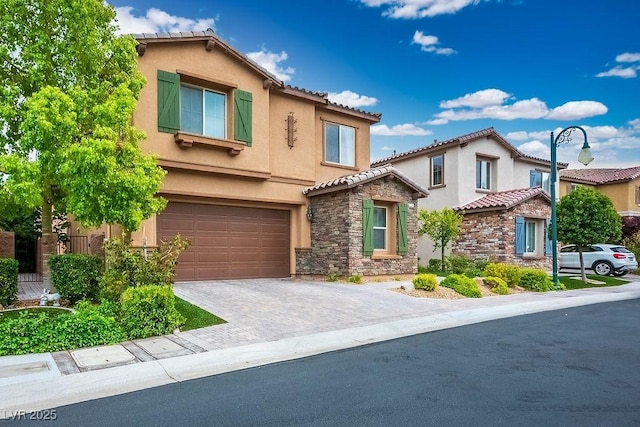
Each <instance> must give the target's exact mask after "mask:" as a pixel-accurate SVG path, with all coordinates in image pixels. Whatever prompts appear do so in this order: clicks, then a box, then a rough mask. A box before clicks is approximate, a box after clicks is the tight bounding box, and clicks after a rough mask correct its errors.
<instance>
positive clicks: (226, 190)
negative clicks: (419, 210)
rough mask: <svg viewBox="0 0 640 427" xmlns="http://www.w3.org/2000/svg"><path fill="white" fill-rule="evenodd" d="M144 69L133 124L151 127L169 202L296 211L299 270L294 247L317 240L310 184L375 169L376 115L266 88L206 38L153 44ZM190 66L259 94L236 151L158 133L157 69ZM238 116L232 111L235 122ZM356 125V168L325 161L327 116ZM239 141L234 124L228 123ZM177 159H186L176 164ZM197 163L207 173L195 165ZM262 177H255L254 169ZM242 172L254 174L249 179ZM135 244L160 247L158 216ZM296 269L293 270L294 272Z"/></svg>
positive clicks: (151, 145)
mask: <svg viewBox="0 0 640 427" xmlns="http://www.w3.org/2000/svg"><path fill="white" fill-rule="evenodd" d="M139 68H140V70H141V71H142V73H143V74H144V75H145V76H146V78H147V84H146V86H145V87H144V88H143V90H142V94H141V97H140V101H139V104H138V109H137V110H136V112H135V114H134V125H135V126H136V127H138V128H140V129H144V130H145V131H146V133H147V138H146V140H145V141H143V143H142V147H143V150H144V151H146V152H149V153H154V154H156V155H157V156H158V158H159V161H160V164H163V162H164V164H165V165H167V162H172V166H165V167H166V168H167V170H168V174H167V176H166V177H165V180H164V182H163V184H162V189H161V195H162V196H163V197H165V198H167V199H168V200H175V201H191V202H198V203H215V204H225V205H237V206H253V207H265V208H275V209H287V210H289V211H290V214H291V233H290V235H291V263H290V264H291V266H292V270H293V269H294V268H295V264H296V263H295V248H308V247H310V245H311V237H310V227H309V223H308V221H307V219H306V216H305V213H306V204H307V199H306V197H305V196H304V195H303V193H302V191H303V189H304V188H306V187H309V186H312V185H313V184H315V183H316V182H319V181H324V180H328V179H332V178H335V177H338V176H342V175H348V174H352V173H355V172H358V171H360V170H365V169H367V168H369V165H370V163H369V159H370V157H369V156H370V154H369V152H370V142H369V138H370V135H369V127H370V121H368V120H366V119H362V118H359V117H357V116H358V115H357V114H356V115H350V114H348V113H346V114H343V113H341V112H336V111H329V110H327V109H324V108H318V106H317V105H316V104H315V103H314V102H313V101H311V100H308V99H304V97H296V96H291V95H288V94H283V93H281V92H279V91H278V89H273V88H272V89H265V88H264V87H263V82H264V76H263V75H261V74H259V73H258V72H256V71H255V70H252V69H251V68H250V67H247V66H246V64H243V63H242V62H241V61H239V60H237V59H236V58H233V57H231V56H230V55H228V54H227V53H225V52H224V51H222V50H221V49H220V48H219V47H217V46H216V47H215V48H214V49H213V50H211V51H207V50H206V49H205V42H203V41H196V42H182V43H149V44H148V46H147V48H146V51H145V53H144V55H143V56H142V57H139ZM158 69H160V70H164V71H168V72H172V73H176V72H178V71H184V72H187V73H189V74H191V75H194V74H195V75H199V76H203V77H206V78H207V79H210V80H212V81H215V82H223V83H226V84H227V85H228V86H231V87H237V88H238V89H241V90H244V91H248V92H251V93H252V97H253V103H252V114H253V118H252V144H251V146H246V147H244V149H243V150H242V151H241V152H240V154H238V155H236V156H230V155H229V154H228V152H227V151H226V150H222V149H218V148H212V147H209V146H202V145H196V144H194V145H193V146H192V147H190V148H180V146H179V145H178V144H176V143H175V141H174V135H173V134H170V133H163V132H158V131H157V104H158V100H157V70H158ZM291 112H293V113H294V118H295V120H296V123H295V129H296V132H295V138H296V140H295V141H294V144H293V147H291V148H290V147H289V145H288V143H287V123H286V121H287V117H288V115H289V113H291ZM232 117H233V114H232V112H229V119H228V120H227V122H228V123H229V122H230V121H231V120H232ZM324 120H328V121H331V122H335V123H339V124H343V125H348V126H353V127H355V128H356V167H355V168H345V167H339V166H335V165H333V166H332V165H326V164H323V156H324V151H323V138H324V135H323V132H324V131H323V128H324V126H323V121H324ZM227 140H229V141H232V140H233V128H232V127H231V126H229V127H228V128H227ZM176 162H178V163H179V164H178V165H176ZM193 165H195V166H196V167H197V168H198V169H201V170H200V171H193V170H188V169H189V168H190V167H192V166H193ZM256 174H257V175H259V176H255V175H256ZM242 175H253V176H252V177H246V176H242ZM132 237H133V239H134V242H133V243H134V245H140V244H141V242H142V239H143V237H146V240H147V244H148V245H150V246H154V245H156V244H157V243H158V242H156V225H155V218H151V219H149V220H147V221H144V223H143V225H141V227H140V229H139V230H138V231H137V232H134V233H133V234H132ZM292 273H294V271H292Z"/></svg>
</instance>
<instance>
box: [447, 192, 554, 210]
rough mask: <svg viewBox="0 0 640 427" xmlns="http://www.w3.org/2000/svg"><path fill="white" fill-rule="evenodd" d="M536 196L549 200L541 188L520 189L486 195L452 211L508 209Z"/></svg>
mask: <svg viewBox="0 0 640 427" xmlns="http://www.w3.org/2000/svg"><path fill="white" fill-rule="evenodd" d="M536 196H543V197H544V198H545V199H547V200H548V201H550V200H551V198H550V197H549V194H548V193H547V192H546V191H544V190H543V189H542V188H541V187H535V188H520V189H517V190H508V191H500V192H497V193H491V194H487V195H486V196H483V197H481V198H479V199H477V200H474V201H473V202H471V203H467V204H466V205H463V206H459V207H457V208H454V210H456V211H465V212H473V211H476V212H477V211H492V210H504V209H510V208H512V207H514V206H517V205H519V204H520V203H522V202H525V201H527V200H529V199H531V198H533V197H536Z"/></svg>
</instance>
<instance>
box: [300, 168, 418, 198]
mask: <svg viewBox="0 0 640 427" xmlns="http://www.w3.org/2000/svg"><path fill="white" fill-rule="evenodd" d="M387 176H393V177H394V178H396V179H398V180H399V181H400V182H402V183H403V184H404V185H406V186H407V187H410V188H411V189H413V191H414V192H415V193H416V198H418V199H419V198H423V197H427V196H428V195H429V191H428V190H427V189H425V188H423V187H421V186H420V185H418V184H416V183H415V182H414V181H412V180H411V179H409V178H407V177H406V176H405V175H403V174H402V173H400V172H399V171H398V170H396V169H395V168H394V167H393V166H391V165H384V166H381V167H377V168H372V169H369V170H366V171H363V172H358V173H356V174H352V175H345V176H341V177H339V178H335V179H332V180H330V181H325V182H321V183H319V184H316V185H314V186H312V187H308V188H305V189H304V190H303V194H305V195H306V196H307V197H313V196H318V195H320V194H326V193H332V192H334V191H340V190H345V189H349V188H353V187H356V186H359V185H363V184H366V183H368V182H371V181H376V180H378V179H381V178H384V177H387Z"/></svg>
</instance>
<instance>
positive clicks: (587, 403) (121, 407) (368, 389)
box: [0, 299, 640, 426]
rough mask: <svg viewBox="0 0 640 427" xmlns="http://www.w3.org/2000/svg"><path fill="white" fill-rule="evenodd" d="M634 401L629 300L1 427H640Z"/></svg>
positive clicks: (24, 418)
mask: <svg viewBox="0 0 640 427" xmlns="http://www.w3.org/2000/svg"><path fill="white" fill-rule="evenodd" d="M639 398H640V300H638V299H634V300H628V301H622V302H614V303H602V304H595V305H589V306H583V307H577V308H569V309H562V310H557V311H549V312H542V313H537V314H530V315H525V316H517V317H512V318H507V319H502V320H494V321H490V322H484V323H479V324H474V325H469V326H463V327H458V328H452V329H447V330H441V331H436V332H430V333H426V334H420V335H415V336H411V337H407V338H402V339H397V340H392V341H386V342H382V343H378V344H373V345H368V346H364V347H357V348H353V349H349V350H342V351H337V352H333V353H328V354H322V355H318V356H313V357H308V358H305V359H299V360H294V361H290V362H282V363H277V364H273V365H267V366H263V367H258V368H252V369H247V370H242V371H236V372H231V373H227V374H222V375H216V376H211V377H206V378H201V379H196V380H191V381H186V382H182V383H177V384H171V385H167V386H162V387H156V388H151V389H147V390H142V391H138V392H133V393H128V394H123V395H118V396H113V397H109V398H104V399H97V400H92V401H87V402H83V403H79V404H74V405H69V406H63V407H59V408H51V409H50V410H49V412H46V411H44V412H43V411H41V412H37V413H26V414H16V416H14V417H12V418H14V420H3V421H0V424H4V423H13V422H15V421H18V424H19V423H21V422H29V421H34V422H37V423H38V425H65V426H113V425H137V426H147V425H148V426H164V425H171V426H176V425H189V426H194V425H203V426H204V425H207V426H210V425H216V426H227V425H228V426H258V425H259V426H276V425H277V426H284V425H322V426H324V425H332V426H333V425H345V426H346V425H349V426H354V425H385V426H394V425H447V426H452V425H454V426H455V425H460V426H467V425H469V426H470V425H473V426H477V425H509V426H512V425H518V426H527V425H532V426H533V425H536V426H538V425H545V426H554V425H558V426H559V425H562V426H573V425H575V426H589V425H594V426H595V425H597V426H602V425H616V426H626V425H638V424H639V423H640V402H639ZM47 417H48V418H49V419H43V418H47ZM52 417H55V419H51V418H52ZM29 418H35V419H34V420H30V419H29ZM38 418H39V419H38Z"/></svg>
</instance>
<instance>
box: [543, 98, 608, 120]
mask: <svg viewBox="0 0 640 427" xmlns="http://www.w3.org/2000/svg"><path fill="white" fill-rule="evenodd" d="M608 110H609V109H608V108H607V107H606V105H604V104H603V103H601V102H597V101H570V102H567V103H566V104H563V105H561V106H559V107H556V108H554V109H553V110H551V111H550V112H549V114H548V115H547V116H546V117H545V118H546V119H549V120H577V119H584V118H585V117H593V116H600V115H602V114H606V112H607V111H608Z"/></svg>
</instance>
